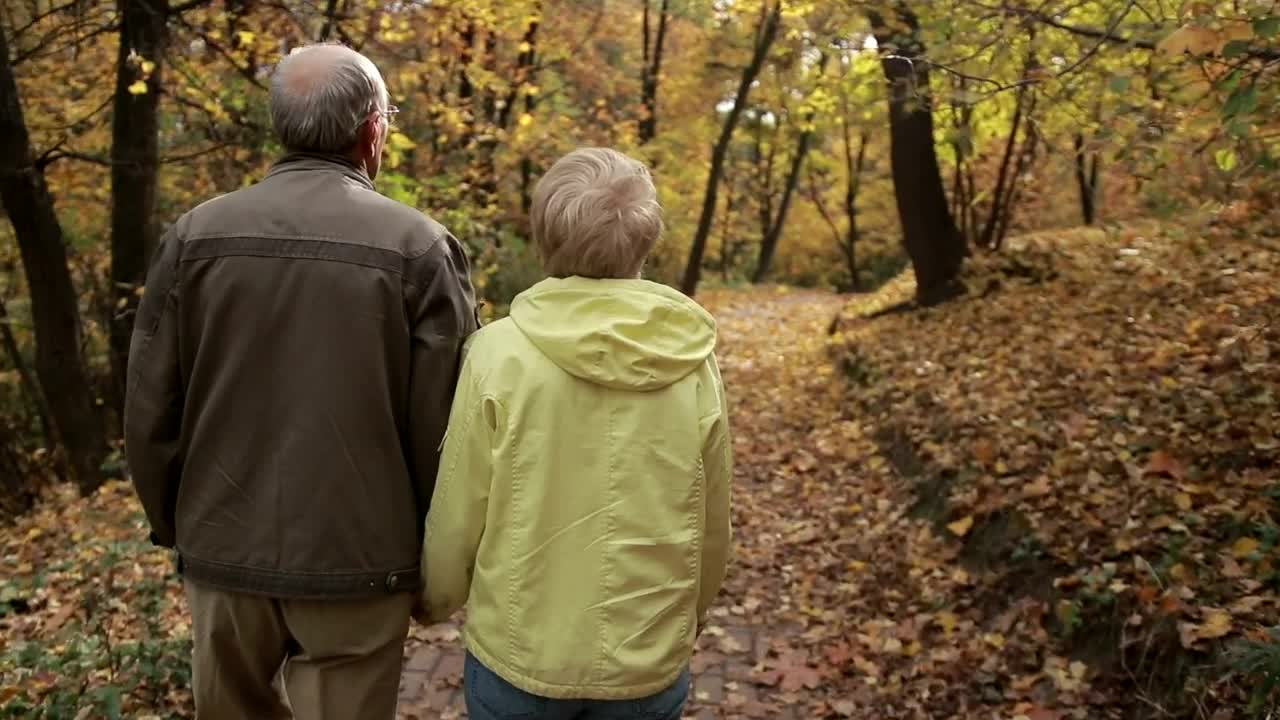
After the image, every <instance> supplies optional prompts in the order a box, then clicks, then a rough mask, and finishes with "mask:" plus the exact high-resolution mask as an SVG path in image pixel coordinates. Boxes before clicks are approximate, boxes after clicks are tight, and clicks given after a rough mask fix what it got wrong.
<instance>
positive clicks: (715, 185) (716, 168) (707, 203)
mask: <svg viewBox="0 0 1280 720" xmlns="http://www.w3.org/2000/svg"><path fill="white" fill-rule="evenodd" d="M764 9H765V15H764V19H763V20H762V24H761V27H760V28H759V31H758V32H757V37H756V41H755V48H754V50H753V51H752V55H751V63H750V64H749V65H747V67H746V68H744V69H743V71H742V81H741V82H740V83H738V93H737V95H736V96H735V97H734V99H733V108H732V109H731V110H729V116H728V117H726V118H725V120H724V125H723V126H722V127H721V128H720V137H719V139H718V140H716V144H715V147H714V148H713V149H712V151H711V172H710V173H708V174H707V190H706V193H705V194H704V195H703V198H702V214H701V216H700V217H699V218H698V229H697V232H695V233H694V236H693V245H692V246H691V247H690V248H689V262H688V264H687V265H685V269H684V281H683V282H682V283H681V284H680V289H681V290H683V291H684V292H685V294H686V295H693V294H694V293H695V292H697V290H698V281H699V280H700V279H701V278H702V256H703V255H704V254H705V253H706V250H707V237H708V236H710V234H711V225H712V224H713V222H714V221H715V212H716V195H717V192H718V190H719V186H720V176H721V175H722V174H723V173H724V159H725V156H726V155H727V154H728V152H729V143H730V142H731V141H732V140H733V131H734V130H735V129H736V128H737V127H738V119H739V118H740V117H741V116H742V110H743V108H745V107H746V105H747V96H748V95H749V94H750V93H751V84H752V83H754V82H755V79H756V76H757V75H759V74H760V68H761V67H762V66H763V65H764V60H765V57H766V56H768V54H769V48H770V47H771V46H772V45H773V40H774V38H775V37H777V34H778V26H779V25H780V24H781V22H782V3H781V1H780V0H779V2H777V3H775V4H774V5H773V6H772V8H770V7H769V5H768V4H767V0H766V5H765V6H764Z"/></svg>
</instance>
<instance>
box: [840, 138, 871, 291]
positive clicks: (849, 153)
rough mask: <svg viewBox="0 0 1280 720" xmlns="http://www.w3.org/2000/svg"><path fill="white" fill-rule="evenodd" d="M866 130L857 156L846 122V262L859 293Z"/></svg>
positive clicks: (851, 284)
mask: <svg viewBox="0 0 1280 720" xmlns="http://www.w3.org/2000/svg"><path fill="white" fill-rule="evenodd" d="M869 139H870V138H869V136H868V134H867V131H866V130H863V131H862V133H861V134H860V135H859V136H858V153H857V155H856V156H855V155H854V153H853V150H852V148H851V147H850V142H849V121H848V118H847V117H846V118H845V120H844V162H845V171H846V172H847V173H848V174H849V179H848V181H847V183H846V185H845V193H844V214H845V217H847V218H848V222H849V230H848V234H847V237H846V238H845V243H844V255H845V262H846V263H847V264H848V266H849V283H850V285H849V287H850V288H851V289H852V290H853V291H854V292H858V291H859V290H860V289H861V288H862V283H861V282H859V281H858V252H857V251H858V241H859V240H861V239H862V229H861V228H860V227H859V226H858V195H859V193H861V191H862V171H863V169H864V168H865V167H866V162H867V142H868V140H869Z"/></svg>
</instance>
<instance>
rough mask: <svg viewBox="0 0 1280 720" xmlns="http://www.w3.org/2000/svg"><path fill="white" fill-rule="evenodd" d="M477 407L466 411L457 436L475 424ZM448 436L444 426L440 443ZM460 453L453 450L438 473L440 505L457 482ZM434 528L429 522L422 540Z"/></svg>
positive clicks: (460, 450)
mask: <svg viewBox="0 0 1280 720" xmlns="http://www.w3.org/2000/svg"><path fill="white" fill-rule="evenodd" d="M480 401H481V402H483V401H484V396H481V397H480ZM479 407H480V404H479V403H477V404H476V405H475V407H474V408H472V409H469V410H468V411H467V415H466V418H465V419H464V420H463V422H462V427H461V428H460V429H458V430H457V432H458V433H459V437H461V438H464V439H465V438H466V437H467V435H468V433H469V432H470V431H471V427H472V425H474V424H475V417H476V414H477V413H478V412H479V410H478V408H479ZM448 437H449V428H448V427H447V426H446V428H445V434H444V438H443V439H441V441H440V442H441V444H443V443H444V441H445V440H447V439H448ZM462 453H463V449H461V448H459V449H457V450H455V451H454V452H453V453H452V454H451V457H450V458H449V467H448V468H447V469H446V470H445V471H444V472H443V473H441V475H440V477H441V480H442V482H440V483H439V484H438V485H437V488H436V489H437V492H439V494H440V498H439V500H440V504H441V505H444V504H445V501H446V499H447V498H448V497H449V496H450V493H451V492H453V488H454V487H456V486H457V483H456V480H457V478H456V477H454V476H455V475H456V473H457V469H458V463H459V462H460V461H461V456H462ZM432 504H433V505H434V504H435V502H434V499H433V501H432ZM428 516H430V513H428ZM434 529H435V528H434V526H433V525H431V524H428V525H427V537H426V538H425V540H424V542H425V541H429V540H430V539H431V537H432V536H433V535H434V532H433V530H434Z"/></svg>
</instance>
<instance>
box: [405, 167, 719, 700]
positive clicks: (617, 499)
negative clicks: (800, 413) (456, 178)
mask: <svg viewBox="0 0 1280 720" xmlns="http://www.w3.org/2000/svg"><path fill="white" fill-rule="evenodd" d="M532 224H533V237H534V240H535V242H536V243H537V246H538V250H539V254H540V256H541V258H542V263H543V267H544V269H545V270H546V273H547V275H548V276H549V277H548V278H547V279H546V280H543V281H542V282H540V283H538V284H536V285H534V286H533V287H532V288H530V289H529V290H528V291H526V292H524V293H522V294H521V295H520V296H519V297H517V298H516V299H515V301H514V302H513V303H512V305H511V316H510V317H508V318H506V319H504V320H501V321H498V322H496V323H493V324H492V325H489V326H488V327H486V328H484V329H483V330H481V331H480V332H478V333H477V334H476V335H474V336H473V337H472V339H471V341H470V342H469V343H468V346H467V348H466V354H465V358H464V360H463V365H462V373H461V378H460V379H459V381H458V390H457V395H456V396H455V400H454V403H453V410H452V413H451V415H450V418H449V430H448V434H447V435H446V438H445V442H444V446H443V455H442V457H441V461H440V473H439V477H438V480H437V483H436V488H435V494H434V496H433V499H432V502H431V511H430V514H429V515H428V517H427V529H426V539H425V547H424V550H423V568H424V570H423V571H424V574H425V578H426V588H425V592H424V600H423V601H424V605H425V607H424V608H422V609H421V610H422V611H423V612H425V613H426V615H427V616H428V619H430V620H431V621H439V620H443V619H445V618H448V617H449V616H450V615H451V614H453V613H454V611H456V610H457V609H459V608H460V607H462V606H463V605H464V604H466V606H467V625H466V644H467V649H468V655H467V664H466V674H465V684H466V699H467V707H468V711H469V713H470V716H471V717H472V718H473V719H477V720H486V719H490V718H532V717H537V718H547V719H551V718H582V719H584V720H586V719H590V718H657V719H662V718H679V717H680V713H681V710H682V708H683V706H684V702H685V699H686V697H687V696H688V692H689V672H688V664H689V657H690V655H691V654H692V652H693V646H694V642H695V640H696V638H697V633H698V631H699V629H700V628H701V625H702V622H703V620H704V618H705V616H706V613H707V608H708V607H709V606H710V605H711V601H712V599H713V598H714V597H715V595H716V593H717V592H718V591H719V589H720V585H721V582H722V581H723V579H724V574H725V566H726V563H727V559H728V553H729V544H730V527H729V486H730V475H731V473H732V454H731V448H730V442H729V427H728V413H727V410H726V404H725V396H724V388H723V385H722V383H721V380H720V371H719V369H718V367H717V366H716V360H715V356H714V355H713V354H712V350H713V349H714V347H715V340H716V328H715V321H714V320H712V318H711V316H710V315H709V314H708V313H707V312H706V311H705V310H703V309H702V308H701V307H699V306H698V305H696V304H695V303H694V302H693V301H692V300H690V299H689V298H687V297H685V296H684V295H681V294H680V293H679V292H676V291H675V290H672V289H670V288H668V287H666V286H664V285H658V284H656V283H652V282H648V281H645V280H641V279H640V278H639V276H640V270H641V267H642V266H643V265H644V261H645V258H646V257H647V256H648V254H649V252H650V251H651V250H652V249H653V246H654V243H655V242H657V240H658V237H659V236H660V235H661V234H662V208H661V207H660V206H659V204H658V201H657V193H656V191H655V190H654V186H653V181H652V179H651V178H650V175H649V171H648V170H647V169H646V168H645V166H644V165H642V164H641V163H639V162H637V161H635V160H633V159H631V158H629V157H627V156H625V155H623V154H621V153H618V152H615V151H613V150H605V149H595V148H589V149H582V150H578V151H576V152H574V153H571V154H569V155H568V156H566V157H564V158H562V159H561V160H560V161H559V162H557V163H556V164H555V165H554V166H552V168H551V169H550V170H549V171H548V172H547V174H546V176H545V177H543V178H542V180H541V181H540V182H539V183H538V186H537V188H536V190H535V192H534V196H533V208H532Z"/></svg>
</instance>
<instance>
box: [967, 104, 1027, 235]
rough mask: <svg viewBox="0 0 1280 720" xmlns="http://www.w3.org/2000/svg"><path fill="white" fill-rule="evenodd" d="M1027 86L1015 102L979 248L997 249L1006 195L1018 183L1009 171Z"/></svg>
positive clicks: (1014, 151) (1020, 125) (1012, 160)
mask: <svg viewBox="0 0 1280 720" xmlns="http://www.w3.org/2000/svg"><path fill="white" fill-rule="evenodd" d="M1026 91H1027V86H1026V85H1023V86H1022V87H1019V88H1018V94H1017V97H1016V99H1015V100H1014V101H1013V102H1014V106H1013V120H1012V121H1011V122H1010V127H1009V137H1008V139H1007V140H1006V141H1005V146H1004V156H1003V157H1001V158H1000V171H999V172H998V173H997V174H996V186H995V188H994V189H993V190H992V191H991V209H990V211H989V212H988V213H987V222H986V223H985V224H984V225H983V226H982V234H981V235H979V236H978V247H981V248H986V249H992V248H994V247H995V244H996V242H995V239H996V228H998V227H999V226H1000V223H1001V222H1002V221H1003V218H1001V212H1002V211H1003V209H1004V206H1005V193H1012V192H1013V189H1012V187H1010V186H1011V185H1012V184H1013V183H1016V182H1017V177H1016V176H1015V177H1014V178H1013V180H1010V178H1009V170H1010V168H1011V167H1012V166H1013V162H1014V156H1015V155H1017V152H1018V131H1019V130H1021V129H1022V115H1023V111H1024V110H1025V106H1024V104H1023V96H1024V95H1025V94H1026Z"/></svg>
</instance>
